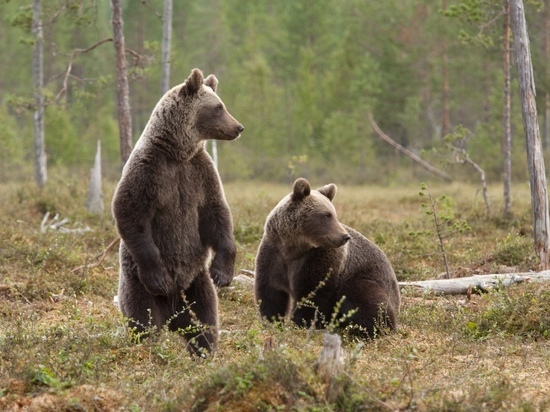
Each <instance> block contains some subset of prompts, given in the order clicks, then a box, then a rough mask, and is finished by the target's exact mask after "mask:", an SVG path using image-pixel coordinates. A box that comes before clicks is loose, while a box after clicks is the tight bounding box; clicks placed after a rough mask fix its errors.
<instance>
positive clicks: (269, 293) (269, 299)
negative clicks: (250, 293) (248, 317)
mask: <svg viewBox="0 0 550 412" xmlns="http://www.w3.org/2000/svg"><path fill="white" fill-rule="evenodd" d="M289 300H290V298H289V296H288V294H287V293H286V292H283V291H276V290H262V291H260V290H257V292H256V301H257V302H258V309H259V310H260V316H261V317H262V318H265V319H267V320H268V321H270V322H275V321H280V320H283V319H284V318H285V316H286V313H287V312H288V305H289Z"/></svg>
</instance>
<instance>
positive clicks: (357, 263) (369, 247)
mask: <svg viewBox="0 0 550 412" xmlns="http://www.w3.org/2000/svg"><path fill="white" fill-rule="evenodd" d="M343 226H344V227H345V229H346V231H347V232H348V233H349V234H350V235H351V240H350V241H349V243H348V245H347V246H348V248H349V250H348V259H347V261H346V265H345V267H344V270H343V273H342V275H341V276H342V279H343V281H344V282H345V279H349V278H352V277H357V276H360V277H361V278H362V279H366V280H372V281H375V282H376V283H378V284H379V285H381V286H382V287H383V288H384V289H385V290H386V291H387V293H388V295H389V296H390V297H391V298H392V300H393V302H392V303H393V304H394V305H395V307H396V308H399V306H400V303H401V302H400V293H399V286H398V284H397V277H396V276H395V272H394V270H393V268H392V265H391V263H390V261H389V259H388V257H387V256H386V254H385V253H384V252H383V251H382V249H380V247H378V246H377V245H376V244H375V243H374V242H372V241H371V240H370V239H368V238H367V237H365V236H364V235H362V234H361V233H359V232H358V231H356V230H355V229H353V228H351V227H349V226H346V225H343Z"/></svg>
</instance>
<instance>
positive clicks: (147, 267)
mask: <svg viewBox="0 0 550 412" xmlns="http://www.w3.org/2000/svg"><path fill="white" fill-rule="evenodd" d="M217 84H218V80H217V79H216V77H215V76H213V75H210V76H208V77H207V78H206V79H205V78H204V77H203V74H202V72H201V71H200V70H198V69H194V70H193V71H192V72H191V74H190V76H189V78H188V79H187V80H186V81H185V83H183V84H180V85H179V86H176V87H174V88H172V89H171V90H169V91H168V92H167V93H166V94H165V95H164V96H163V97H162V98H161V99H160V101H159V102H158V103H157V105H156V107H155V108H154V110H153V113H152V114H151V118H150V119H149V122H148V123H147V125H146V126H145V130H144V131H143V134H142V135H141V137H140V139H139V140H138V142H137V144H136V146H135V148H134V150H133V151H132V154H131V155H130V158H129V159H128V161H127V163H126V165H125V166H124V169H123V171H122V178H121V180H120V182H119V184H118V186H117V188H116V192H115V195H114V199H113V205H112V210H113V215H114V217H115V220H116V227H117V230H118V233H119V234H120V237H121V239H122V241H121V243H120V276H119V286H118V300H119V306H120V310H121V312H122V313H123V315H124V316H126V317H127V318H129V325H130V327H132V328H135V330H136V331H137V332H138V333H141V332H145V331H146V330H147V328H148V327H150V326H156V327H158V328H160V327H162V326H164V325H167V326H168V328H169V329H170V330H172V331H179V332H181V333H182V334H183V336H184V337H185V338H186V339H188V340H189V342H190V343H191V344H190V345H189V346H190V350H191V351H192V352H201V353H202V352H203V350H204V349H206V350H208V351H212V350H214V349H215V348H216V346H217V342H218V301H217V295H216V289H215V287H214V283H215V284H216V285H218V286H226V285H228V284H229V283H231V280H232V279H233V271H234V265H235V256H236V246H235V241H234V238H233V221H232V217H231V212H230V210H229V206H228V204H227V201H226V199H225V195H224V192H223V189H222V183H221V180H220V177H219V175H218V172H217V171H216V168H215V167H214V164H213V162H212V159H211V158H210V156H209V155H208V153H207V152H206V150H205V141H206V140H207V139H218V140H234V139H236V138H238V137H239V136H240V134H241V132H242V131H243V129H244V128H243V126H242V125H241V124H240V123H239V122H238V121H237V120H235V118H234V117H233V116H231V115H230V114H229V113H228V112H227V110H226V108H225V105H224V104H223V102H222V101H221V100H220V98H219V97H218V95H217V94H216V87H217ZM211 252H213V253H214V257H213V260H212V262H211V265H210V267H208V263H209V261H210V258H211Z"/></svg>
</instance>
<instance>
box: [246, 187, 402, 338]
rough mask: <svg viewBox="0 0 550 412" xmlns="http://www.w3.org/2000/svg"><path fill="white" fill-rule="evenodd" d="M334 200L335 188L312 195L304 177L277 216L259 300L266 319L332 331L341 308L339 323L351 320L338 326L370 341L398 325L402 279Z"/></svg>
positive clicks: (259, 272) (259, 271)
mask: <svg viewBox="0 0 550 412" xmlns="http://www.w3.org/2000/svg"><path fill="white" fill-rule="evenodd" d="M335 194H336V186H335V185H334V184H329V185H326V186H323V187H321V188H319V189H317V190H312V189H311V187H310V185H309V182H308V181H307V180H305V179H302V178H300V179H298V180H296V182H295V183H294V187H293V191H292V193H290V194H289V195H287V196H286V197H285V198H283V199H282V200H281V201H280V202H279V204H278V205H277V206H275V208H274V209H273V210H272V211H271V213H270V214H269V216H268V217H267V220H266V223H265V228H264V235H263V238H262V240H261V243H260V247H259V250H258V255H257V256H256V275H255V296H256V302H257V304H258V305H259V310H260V314H261V316H262V317H263V318H266V319H268V320H278V319H282V318H284V317H285V316H286V315H287V314H288V313H290V314H291V317H292V320H293V321H294V322H295V323H296V324H298V325H301V326H307V327H309V326H311V325H312V324H313V323H314V322H315V326H316V327H326V326H327V325H329V323H330V321H331V318H332V316H333V313H335V308H336V307H337V306H338V302H342V303H341V306H340V308H339V314H338V315H339V316H338V318H341V317H342V316H343V315H344V316H348V315H349V314H351V313H353V314H352V315H351V316H350V317H349V318H348V320H347V322H345V323H344V324H342V325H337V326H339V327H345V326H347V325H349V324H352V325H355V328H352V329H351V330H352V331H359V334H362V335H364V336H369V337H371V338H372V337H374V336H375V335H376V334H377V333H379V332H380V330H381V329H383V328H384V327H389V328H391V329H394V328H395V327H396V325H397V314H398V313H399V307H400V302H401V296H400V292H399V288H398V285H397V279H396V277H395V273H394V271H393V269H392V266H391V264H390V262H389V261H388V259H387V257H386V255H385V254H384V252H382V250H381V249H380V248H379V247H378V246H376V245H375V244H374V243H372V242H371V241H370V240H368V239H367V238H366V237H364V236H363V235H361V234H360V233H359V232H357V231H355V230H354V229H352V228H350V227H348V226H345V225H343V224H341V223H340V222H339V221H338V219H337V217H336V211H335V209H334V206H333V204H332V202H331V201H332V199H333V198H334V196H335ZM306 301H307V302H306ZM352 311H355V312H352ZM357 326H358V327H357Z"/></svg>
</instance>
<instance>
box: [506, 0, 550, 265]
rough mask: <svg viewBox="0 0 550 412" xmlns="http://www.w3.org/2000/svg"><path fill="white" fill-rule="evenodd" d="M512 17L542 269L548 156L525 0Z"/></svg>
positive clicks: (513, 4) (515, 1) (549, 230)
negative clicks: (541, 131) (541, 130)
mask: <svg viewBox="0 0 550 412" xmlns="http://www.w3.org/2000/svg"><path fill="white" fill-rule="evenodd" d="M510 13H511V17H512V32H513V34H514V46H515V51H516V58H517V66H518V76H519V89H520V94H521V108H522V115H523V127H524V129H525V139H526V146H527V163H528V165H529V178H530V179H529V180H530V184H531V204H532V208H533V234H534V241H535V252H536V254H537V256H538V258H539V260H540V267H541V269H548V268H549V267H550V261H549V256H550V254H549V250H548V249H549V246H550V239H549V235H550V227H549V216H548V194H547V189H546V174H545V170H544V158H543V156H542V145H541V140H540V134H539V124H538V120H537V106H536V102H535V80H534V77H533V65H532V63H531V52H530V48H529V37H528V35H527V23H526V21H525V11H524V6H523V0H510Z"/></svg>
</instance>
